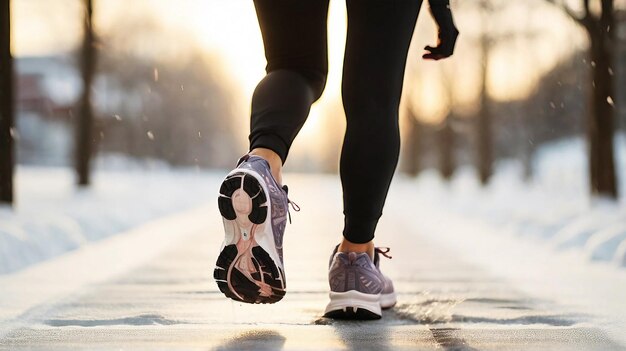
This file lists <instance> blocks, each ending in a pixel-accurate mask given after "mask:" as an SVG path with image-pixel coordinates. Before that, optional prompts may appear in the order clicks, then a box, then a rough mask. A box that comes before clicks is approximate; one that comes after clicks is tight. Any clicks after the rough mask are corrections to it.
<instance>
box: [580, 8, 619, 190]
mask: <svg viewBox="0 0 626 351" xmlns="http://www.w3.org/2000/svg"><path fill="white" fill-rule="evenodd" d="M603 10H605V11H607V9H603ZM603 12H604V11H603ZM612 23H613V11H612V7H611V9H609V10H608V12H607V13H606V14H605V13H603V14H602V19H601V21H600V25H599V26H591V27H589V28H588V30H589V37H590V41H591V52H590V56H591V59H592V77H593V93H592V96H591V99H592V100H591V109H590V114H589V115H588V117H587V138H588V147H589V175H590V178H589V180H590V186H591V192H592V194H594V195H601V196H607V197H610V198H617V182H616V177H615V161H614V151H613V133H614V123H615V121H614V119H615V116H614V109H613V106H612V105H613V103H612V99H613V98H614V94H613V91H614V89H613V75H611V74H610V71H611V70H612V69H614V68H613V65H612V63H613V59H612V58H613V56H612V55H613V52H612V40H611V30H610V29H609V28H612Z"/></svg>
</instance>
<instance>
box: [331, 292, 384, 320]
mask: <svg viewBox="0 0 626 351" xmlns="http://www.w3.org/2000/svg"><path fill="white" fill-rule="evenodd" d="M329 296H330V302H329V303H328V305H327V306H326V310H325V311H324V313H328V312H330V311H337V310H344V311H345V310H346V309H347V308H348V307H351V308H363V309H366V310H368V311H370V312H372V313H375V314H377V315H379V316H382V310H381V301H380V298H381V294H365V293H362V292H359V291H356V290H349V291H346V292H334V291H331V292H330V294H329Z"/></svg>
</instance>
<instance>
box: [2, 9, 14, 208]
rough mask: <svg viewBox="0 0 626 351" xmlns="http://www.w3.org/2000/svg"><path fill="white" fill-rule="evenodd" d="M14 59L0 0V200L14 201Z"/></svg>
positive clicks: (8, 17) (8, 23) (7, 14)
mask: <svg viewBox="0 0 626 351" xmlns="http://www.w3.org/2000/svg"><path fill="white" fill-rule="evenodd" d="M13 124H14V105H13V59H12V57H11V7H10V0H0V203H8V204H12V203H13V171H14V163H15V159H14V157H15V156H14V143H13V135H12V134H13V133H12V130H13Z"/></svg>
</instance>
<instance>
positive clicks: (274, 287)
mask: <svg viewBox="0 0 626 351" xmlns="http://www.w3.org/2000/svg"><path fill="white" fill-rule="evenodd" d="M287 191H288V189H287V186H284V187H281V186H280V185H279V184H278V183H277V182H276V180H275V179H274V177H273V176H272V173H271V171H270V166H269V163H268V162H267V161H266V160H265V159H263V158H261V157H258V156H251V155H245V156H243V157H242V158H241V159H240V160H239V162H238V163H237V168H235V169H234V170H232V171H231V172H230V173H229V174H228V175H227V176H226V179H225V180H224V182H223V183H222V185H221V187H220V195H219V197H218V199H217V202H218V207H219V210H220V213H221V215H222V219H223V222H224V231H225V234H226V236H225V238H224V243H223V244H222V248H221V252H220V255H219V257H218V259H217V263H216V267H215V270H214V272H213V277H214V278H215V280H216V282H217V285H218V287H219V289H220V291H222V292H223V293H224V294H225V295H226V296H227V297H229V298H231V299H233V300H236V301H241V302H246V303H275V302H278V301H279V300H281V299H282V298H283V296H285V287H286V283H285V268H284V266H283V234H284V232H285V226H286V223H287V217H288V215H289V211H288V210H289V208H288V206H289V204H290V203H291V202H290V201H289V200H288V198H287ZM293 205H294V209H296V210H297V205H295V204H293Z"/></svg>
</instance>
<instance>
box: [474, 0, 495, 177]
mask: <svg viewBox="0 0 626 351" xmlns="http://www.w3.org/2000/svg"><path fill="white" fill-rule="evenodd" d="M479 7H480V9H481V15H482V16H483V21H482V23H483V25H485V26H486V24H487V23H488V22H489V21H487V19H486V18H487V17H488V16H489V14H490V13H493V12H494V8H493V7H492V4H491V3H490V1H488V0H482V1H481V2H480V3H479ZM496 40H497V38H495V37H493V35H491V34H489V31H488V29H487V28H483V30H482V35H481V37H480V39H479V45H480V51H481V58H482V63H481V64H482V65H481V74H480V76H481V86H480V110H479V111H478V116H477V121H476V128H477V131H476V133H477V134H476V135H477V138H476V143H477V160H476V161H477V168H478V176H479V178H480V182H481V183H482V184H483V185H485V184H487V183H488V182H489V178H491V175H492V174H493V127H492V125H493V117H492V115H491V110H490V106H489V103H490V98H489V92H488V91H487V79H488V75H489V72H488V70H489V55H490V53H491V47H492V46H493V43H494V42H495V41H496Z"/></svg>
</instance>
